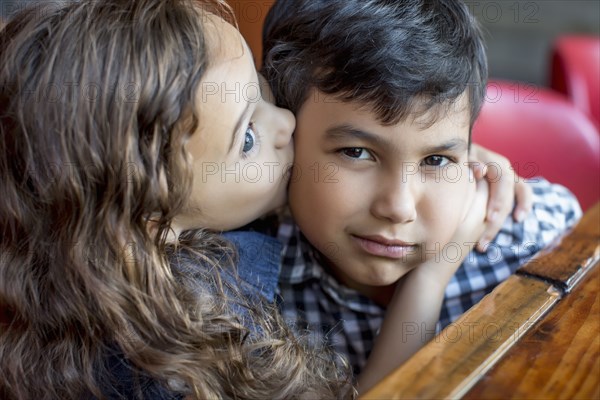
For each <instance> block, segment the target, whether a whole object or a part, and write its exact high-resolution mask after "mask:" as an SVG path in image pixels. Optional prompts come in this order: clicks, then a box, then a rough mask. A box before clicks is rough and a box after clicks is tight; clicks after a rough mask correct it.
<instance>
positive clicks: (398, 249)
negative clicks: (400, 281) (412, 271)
mask: <svg viewBox="0 0 600 400" xmlns="http://www.w3.org/2000/svg"><path fill="white" fill-rule="evenodd" d="M351 237H352V239H353V240H354V242H355V243H356V244H357V245H358V246H359V247H360V248H361V249H362V250H364V251H365V252H367V253H369V254H372V255H374V256H379V257H386V258H392V259H402V258H405V257H408V256H410V255H412V254H415V252H416V248H417V245H416V244H414V243H407V242H404V241H402V240H390V239H386V238H384V237H381V236H356V235H351Z"/></svg>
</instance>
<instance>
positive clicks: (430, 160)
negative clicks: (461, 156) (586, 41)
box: [423, 156, 450, 167]
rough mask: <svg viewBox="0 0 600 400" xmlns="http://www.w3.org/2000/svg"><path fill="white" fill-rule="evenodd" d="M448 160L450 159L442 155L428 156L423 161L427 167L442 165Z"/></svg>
mask: <svg viewBox="0 0 600 400" xmlns="http://www.w3.org/2000/svg"><path fill="white" fill-rule="evenodd" d="M449 162H450V160H448V158H447V157H444V156H429V157H426V158H425V160H423V163H424V164H425V165H427V166H429V167H443V166H444V165H446V164H448V163H449Z"/></svg>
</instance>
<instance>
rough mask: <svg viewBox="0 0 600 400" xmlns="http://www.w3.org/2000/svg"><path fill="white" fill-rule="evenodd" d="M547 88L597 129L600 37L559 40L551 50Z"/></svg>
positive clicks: (598, 123)
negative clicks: (577, 110)
mask: <svg viewBox="0 0 600 400" xmlns="http://www.w3.org/2000/svg"><path fill="white" fill-rule="evenodd" d="M550 85H551V87H552V88H553V89H554V90H556V91H558V92H561V93H563V94H565V95H566V96H567V97H568V98H569V100H570V101H571V102H572V103H573V104H575V106H576V107H578V108H579V109H580V110H582V111H583V112H584V113H586V114H587V115H589V116H590V118H591V119H592V121H593V122H594V123H595V124H596V128H598V129H600V37H596V36H562V37H560V38H558V39H557V40H556V41H555V42H554V45H553V48H552V69H551V71H550Z"/></svg>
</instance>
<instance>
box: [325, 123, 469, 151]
mask: <svg viewBox="0 0 600 400" xmlns="http://www.w3.org/2000/svg"><path fill="white" fill-rule="evenodd" d="M349 137H351V138H353V139H357V140H360V141H365V142H369V143H373V144H374V145H376V146H378V147H383V148H389V147H393V146H394V145H392V144H391V143H389V142H388V141H387V140H385V139H384V138H382V137H380V136H377V135H375V134H373V133H370V132H367V131H363V130H361V129H356V128H354V127H352V126H350V125H347V124H343V125H336V126H333V127H331V128H328V129H327V130H326V131H325V139H327V140H343V139H348V138H349ZM468 148H469V145H468V143H467V141H466V140H464V139H461V138H453V139H449V140H448V141H446V142H444V143H440V144H436V145H434V146H431V147H427V148H425V149H423V153H427V154H431V153H440V152H444V151H449V150H463V149H468Z"/></svg>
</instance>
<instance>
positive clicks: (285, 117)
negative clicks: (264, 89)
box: [272, 106, 296, 148]
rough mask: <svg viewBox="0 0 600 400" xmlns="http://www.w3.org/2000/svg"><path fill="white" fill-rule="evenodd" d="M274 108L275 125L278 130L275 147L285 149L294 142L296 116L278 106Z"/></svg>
mask: <svg viewBox="0 0 600 400" xmlns="http://www.w3.org/2000/svg"><path fill="white" fill-rule="evenodd" d="M272 107H273V108H275V115H274V117H273V124H274V128H275V130H276V131H275V147H277V148H281V147H285V146H287V145H288V144H289V143H290V140H292V133H294V129H295V128H296V118H294V114H292V112H291V111H290V110H286V109H285V108H279V107H276V106H272Z"/></svg>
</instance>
